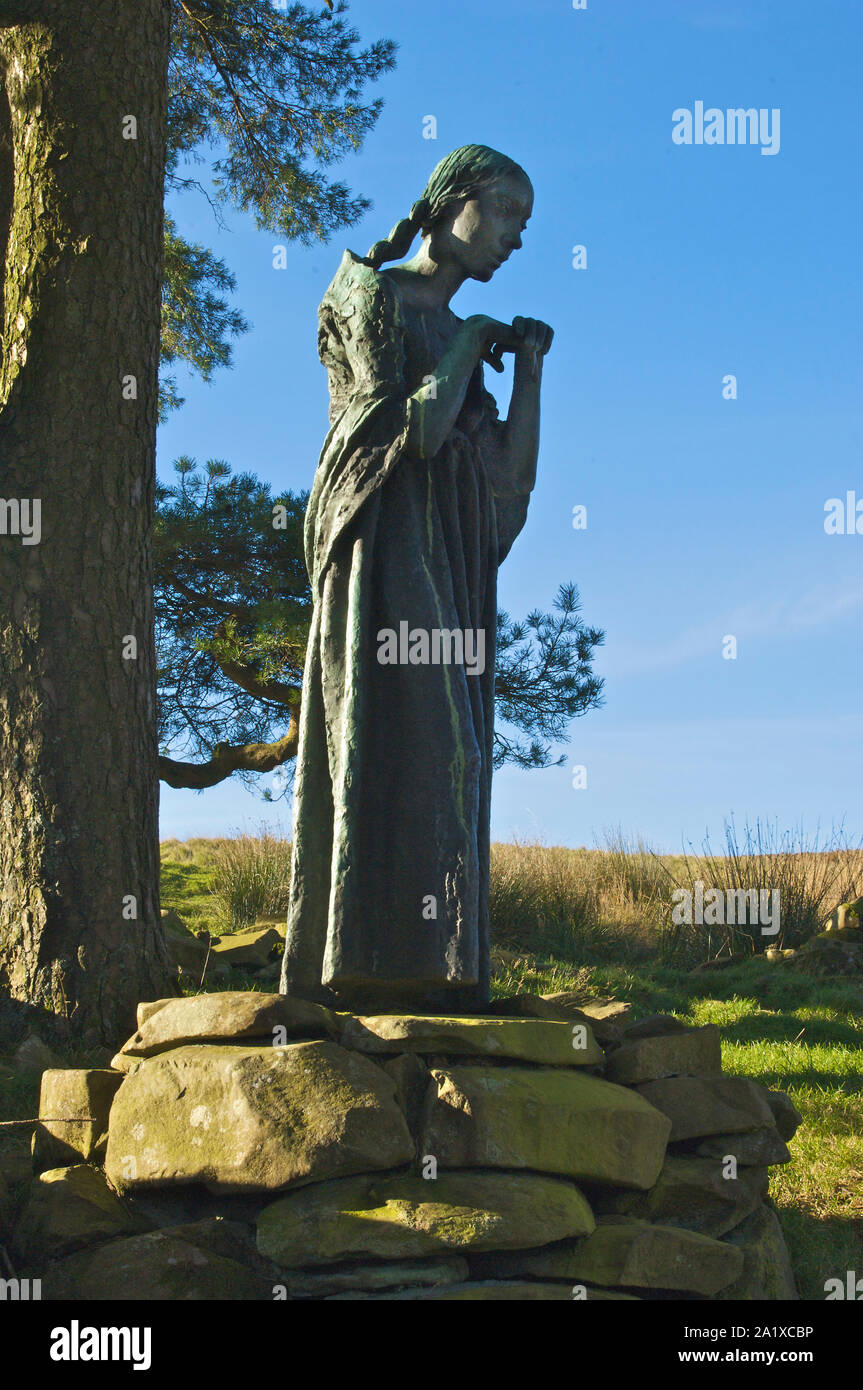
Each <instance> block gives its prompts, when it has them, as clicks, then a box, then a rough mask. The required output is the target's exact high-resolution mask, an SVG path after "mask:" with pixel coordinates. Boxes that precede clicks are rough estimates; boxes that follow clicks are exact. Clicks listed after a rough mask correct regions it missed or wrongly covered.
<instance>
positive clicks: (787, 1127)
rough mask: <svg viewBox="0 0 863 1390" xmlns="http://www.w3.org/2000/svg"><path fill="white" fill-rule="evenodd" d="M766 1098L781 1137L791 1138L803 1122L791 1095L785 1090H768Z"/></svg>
mask: <svg viewBox="0 0 863 1390" xmlns="http://www.w3.org/2000/svg"><path fill="white" fill-rule="evenodd" d="M766 1099H767V1104H768V1105H769V1106H770V1110H771V1113H772V1115H773V1123H774V1124H775V1126H776V1128H777V1129H778V1130H779V1133H780V1134H781V1136H782V1138H783V1139H786V1140H787V1139H793V1138H794V1136H795V1134H796V1133H797V1130H798V1129H799V1128H800V1126H801V1125H802V1123H803V1116H802V1115H801V1114H800V1111H799V1110H798V1109H797V1106H796V1105H795V1104H794V1102H793V1100H792V1099H791V1097H790V1096H789V1095H788V1093H787V1092H786V1091H768V1092H767V1095H766Z"/></svg>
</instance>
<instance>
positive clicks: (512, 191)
mask: <svg viewBox="0 0 863 1390" xmlns="http://www.w3.org/2000/svg"><path fill="white" fill-rule="evenodd" d="M532 212H533V189H532V188H531V186H530V184H529V183H528V182H527V180H526V179H523V178H521V177H520V176H518V175H516V174H507V175H504V176H503V177H502V178H499V179H496V180H495V182H494V183H493V184H490V185H489V187H488V188H483V189H481V190H480V191H479V192H478V193H477V194H476V195H475V196H474V197H473V198H468V199H466V200H465V201H464V202H463V203H461V204H459V206H458V207H457V208H456V211H455V215H454V218H453V221H452V223H451V224H445V225H444V227H443V228H441V232H442V236H441V237H440V238H438V240H439V243H440V244H439V246H438V247H436V248H435V249H436V250H438V251H439V252H443V254H444V255H446V256H448V257H451V258H453V259H454V260H456V261H457V262H458V263H459V265H460V266H461V267H462V269H463V270H464V271H465V273H466V274H467V276H469V278H470V279H472V280H482V281H487V280H490V279H491V277H492V276H493V275H494V273H495V271H496V270H497V269H499V267H500V266H501V265H502V264H503V262H504V261H505V260H507V259H508V258H509V257H510V256H511V255H512V253H513V251H517V250H518V249H519V247H520V246H521V234H522V232H523V231H524V229H525V227H526V226H527V223H528V219H529V217H530V215H531V213H532Z"/></svg>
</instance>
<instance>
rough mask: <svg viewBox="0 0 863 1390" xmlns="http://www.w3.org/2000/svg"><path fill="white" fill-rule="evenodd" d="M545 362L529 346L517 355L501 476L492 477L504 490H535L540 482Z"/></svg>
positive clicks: (503, 434) (503, 437) (501, 451)
mask: <svg viewBox="0 0 863 1390" xmlns="http://www.w3.org/2000/svg"><path fill="white" fill-rule="evenodd" d="M542 363H543V357H542V356H541V354H539V353H537V352H533V351H531V350H529V349H519V350H518V351H517V352H516V354H515V371H514V374H513V384H512V399H511V401H510V406H509V413H508V415H507V417H506V423H505V424H504V425H503V427H502V429H501V442H500V448H499V450H498V469H497V470H496V471H497V472H498V475H499V476H498V477H497V478H493V479H492V482H493V484H494V485H495V486H498V487H499V489H500V491H501V492H506V493H528V492H532V491H533V487H534V484H535V483H536V465H537V461H538V459H539V398H540V391H541V388H542Z"/></svg>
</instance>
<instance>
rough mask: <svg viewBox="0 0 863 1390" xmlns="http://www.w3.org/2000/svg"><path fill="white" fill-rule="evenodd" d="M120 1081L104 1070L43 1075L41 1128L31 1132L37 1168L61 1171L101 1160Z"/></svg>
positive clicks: (112, 1073)
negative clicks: (82, 1162)
mask: <svg viewBox="0 0 863 1390" xmlns="http://www.w3.org/2000/svg"><path fill="white" fill-rule="evenodd" d="M122 1080H123V1078H122V1077H121V1076H118V1075H117V1073H116V1072H115V1071H112V1070H110V1069H108V1068H99V1067H93V1068H69V1069H68V1070H62V1071H60V1070H52V1071H45V1072H43V1073H42V1084H41V1088H40V1091H39V1123H38V1125H37V1126H36V1128H35V1129H34V1131H33V1156H34V1159H35V1161H36V1166H37V1168H59V1167H66V1166H69V1165H70V1164H75V1163H78V1162H80V1160H81V1159H97V1160H101V1159H102V1158H103V1157H104V1153H105V1145H106V1144H107V1141H108V1116H109V1114H110V1111H111V1105H112V1103H113V1100H114V1096H115V1095H116V1094H117V1088H118V1086H119V1085H120V1084H121V1082H122Z"/></svg>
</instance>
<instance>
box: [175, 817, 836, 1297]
mask: <svg viewBox="0 0 863 1390" xmlns="http://www.w3.org/2000/svg"><path fill="white" fill-rule="evenodd" d="M734 848H735V846H734V844H732V852H731V853H730V854H728V855H726V856H724V857H723V858H722V859H720V858H718V857H716V856H704V857H699V858H697V859H693V858H689V859H687V858H686V857H685V856H676V857H663V858H658V857H657V856H655V855H653V854H652V853H651V852H650V850H649V848H648V847H647V846H645V845H643V844H639V843H637V842H634V843H633V842H628V841H626V840H625V838H624V837H622V836H620V835H611V836H609V837H608V839H607V841H606V844H605V846H604V847H603V848H601V849H593V850H588V849H582V850H569V849H559V848H550V849H547V848H543V847H540V846H536V845H494V846H493V849H492V886H491V914H492V937H493V941H494V979H493V986H492V987H493V994H494V997H496V998H500V997H502V996H504V995H507V994H513V993H517V992H518V991H526V992H532V993H548V992H552V991H555V990H582V991H584V993H585V995H588V994H603V995H613V996H614V997H615V998H617V999H623V1000H628V1001H629V1002H631V1003H632V1005H633V1008H634V1010H635V1012H636V1014H638V1015H644V1014H648V1013H655V1012H661V1013H673V1014H676V1015H677V1016H678V1017H679V1018H681V1019H682V1020H684V1021H686V1022H689V1023H693V1024H704V1023H715V1024H718V1025H719V1027H720V1029H721V1031H722V1039H723V1067H724V1070H725V1071H726V1072H728V1073H730V1074H736V1075H740V1076H749V1077H752V1078H753V1079H754V1080H756V1081H760V1082H762V1083H763V1084H764V1085H766V1086H775V1087H781V1088H782V1089H783V1090H786V1091H788V1093H789V1094H790V1095H791V1097H792V1099H793V1100H794V1103H795V1105H796V1106H797V1108H798V1110H800V1112H801V1114H802V1115H803V1124H802V1126H801V1128H800V1129H799V1130H798V1133H797V1136H796V1138H795V1139H794V1140H793V1141H792V1143H791V1150H792V1154H793V1161H792V1163H790V1164H788V1165H787V1166H785V1167H783V1168H774V1169H773V1170H772V1178H771V1187H770V1193H771V1197H772V1199H773V1201H774V1203H775V1205H776V1208H777V1211H778V1214H779V1218H780V1220H781V1222H782V1226H783V1229H784V1231H785V1236H786V1239H787V1241H788V1245H789V1249H790V1250H791V1257H792V1262H793V1265H794V1269H795V1272H796V1275H797V1279H798V1285H799V1288H800V1293H801V1296H802V1297H803V1298H805V1299H819V1300H820V1299H823V1298H824V1282H825V1280H826V1279H829V1278H834V1277H839V1278H842V1279H844V1277H845V1273H846V1271H847V1270H856V1271H858V1274H859V1273H861V1272H863V984H857V983H856V982H853V983H852V982H850V981H845V980H835V981H825V980H824V979H823V978H816V977H814V976H811V975H808V974H805V973H804V972H803V971H801V970H799V969H797V968H795V969H791V968H789V967H788V966H787V965H785V964H771V963H770V962H769V961H767V960H766V959H765V958H764V956H763V955H760V954H758V955H754V954H753V949H754V943H753V940H752V939H750V938H749V937H747V936H746V935H745V934H743V935H742V936H741V935H740V934H739V933H738V934H737V935H736V936H734V935H730V934H729V933H728V932H727V931H726V932H724V933H723V932H718V933H713V934H712V935H710V934H708V933H707V932H706V931H705V929H704V928H693V929H674V928H671V927H670V926H669V924H668V918H669V903H670V895H671V891H672V889H673V888H674V886H675V885H684V886H685V885H687V884H689V883H691V882H693V881H694V880H695V879H697V878H699V877H701V879H702V880H703V882H704V883H705V884H710V885H714V886H718V887H726V886H736V885H737V884H739V883H741V882H742V883H751V884H754V885H756V886H758V885H762V884H764V885H768V884H774V883H779V884H781V886H782V889H783V901H784V902H785V901H787V902H790V903H792V904H793V915H792V920H791V921H790V922H789V923H787V925H786V927H785V928H784V930H783V937H784V944H796V943H797V942H798V941H799V940H802V939H805V936H806V935H811V934H812V933H814V932H817V931H818V930H819V929H820V928H821V927H822V926H823V924H824V921H825V920H826V918H827V917H828V915H829V913H830V912H831V911H832V909H833V908H834V907H835V906H836V905H837V903H839V902H841V901H845V900H847V899H848V898H851V897H855V896H859V895H860V893H861V892H863V875H861V864H860V855H859V853H851V852H840V851H838V850H831V851H829V852H816V851H815V850H813V849H811V848H807V847H806V846H805V845H801V844H799V843H797V842H793V841H790V840H786V841H784V842H781V843H780V842H777V841H776V840H775V839H773V840H767V841H765V840H762V843H761V846H760V849H761V851H763V852H762V853H760V854H759V852H758V851H759V845H758V843H757V842H755V841H751V842H750V843H749V844H748V845H747V844H745V843H744V845H742V846H736V848H737V855H736V856H735V854H734V852H733V851H734ZM288 875H289V867H288V854H287V845H286V842H285V841H284V840H278V839H277V838H276V837H272V836H270V837H263V838H262V837H255V836H243V837H239V838H238V839H237V840H233V841H230V840H229V841H225V840H222V841H219V840H187V841H177V840H169V841H165V842H164V843H163V845H162V906H163V907H172V908H175V909H176V910H177V911H178V912H179V913H180V915H181V916H182V917H183V918H184V919H185V920H186V921H187V922H188V924H189V925H190V926H193V927H200V926H207V927H209V929H210V930H211V931H215V930H219V931H225V930H230V929H232V928H236V926H241V925H243V924H244V921H245V920H254V919H255V918H256V917H266V916H274V915H278V914H279V913H280V912H282V911H283V908H284V905H285V902H286V890H287V883H288ZM268 894H269V896H267V895H268ZM244 913H245V914H246V916H245V917H244V915H243V914H244ZM783 916H784V914H783ZM786 930H787V931H788V933H789V935H787V936H785V931H786ZM731 950H733V951H734V953H735V954H737V953H739V954H740V955H741V956H742V959H741V960H740V963H739V964H734V965H731V966H728V967H727V968H725V969H721V970H711V971H710V972H709V973H702V974H698V973H693V967H694V966H695V965H697V964H699V963H700V962H702V961H703V960H705V959H710V958H715V957H716V956H719V957H720V958H722V956H723V954H727V953H728V952H729V951H731ZM236 987H237V986H236V984H234V985H232V988H236Z"/></svg>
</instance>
